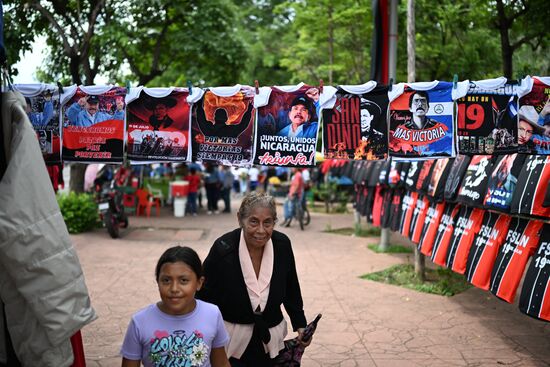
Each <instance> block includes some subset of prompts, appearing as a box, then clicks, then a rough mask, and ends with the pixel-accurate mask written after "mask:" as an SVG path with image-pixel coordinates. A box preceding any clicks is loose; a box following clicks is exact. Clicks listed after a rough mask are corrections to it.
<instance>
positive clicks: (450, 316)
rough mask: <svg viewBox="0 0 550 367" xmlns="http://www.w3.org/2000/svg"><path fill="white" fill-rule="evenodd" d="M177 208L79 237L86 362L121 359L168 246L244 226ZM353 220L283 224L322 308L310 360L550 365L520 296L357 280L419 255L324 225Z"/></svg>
mask: <svg viewBox="0 0 550 367" xmlns="http://www.w3.org/2000/svg"><path fill="white" fill-rule="evenodd" d="M233 203H234V204H233V205H234V206H235V208H236V205H238V204H239V203H238V202H237V200H234V201H233ZM222 206H223V205H222ZM279 213H280V215H282V208H281V210H280V211H279ZM171 214H172V213H171V211H170V208H163V212H162V214H161V216H160V217H151V218H145V217H140V218H135V217H130V228H129V230H127V231H126V232H125V233H124V234H123V237H122V239H117V240H112V239H111V238H110V237H109V236H108V234H107V232H106V230H97V231H94V232H90V233H86V234H80V235H74V236H72V239H73V241H74V245H75V247H76V249H77V251H78V254H79V257H80V261H81V263H82V266H83V269H84V273H85V276H86V282H87V285H88V288H89V291H90V295H91V299H92V305H93V307H94V308H95V309H96V311H97V313H98V316H99V318H98V320H96V321H95V322H93V323H92V324H90V325H88V326H86V327H85V328H84V329H83V330H82V334H83V338H84V347H85V352H86V358H87V364H88V366H90V367H99V366H101V367H110V366H120V357H119V355H118V352H119V348H120V345H121V343H122V339H123V337H124V333H125V330H126V327H127V325H128V321H129V319H130V316H131V315H132V313H134V312H135V311H136V310H138V309H140V308H141V307H144V306H145V305H147V304H150V303H152V302H156V301H157V300H158V292H157V289H156V284H155V280H154V275H153V273H154V267H155V265H156V261H157V259H158V257H159V256H160V254H161V253H162V252H163V251H164V250H165V249H166V248H167V247H168V246H169V245H171V244H174V243H179V244H182V245H188V246H191V247H193V248H194V249H196V250H197V252H198V253H199V255H200V256H201V258H203V259H204V257H205V256H206V254H207V253H208V249H209V247H210V245H211V244H212V242H213V241H214V239H215V238H217V237H218V236H219V235H221V234H222V233H224V232H226V231H228V230H230V229H232V228H235V226H236V225H237V219H236V215H235V214H234V213H232V214H218V215H212V216H207V215H205V214H203V215H199V216H197V217H189V216H186V217H183V218H174V217H173V216H172V215H171ZM352 223H353V216H352V215H351V214H344V215H326V214H317V213H314V214H313V215H312V224H311V225H310V226H309V227H307V228H306V230H305V231H303V232H302V231H300V229H299V228H296V226H293V227H291V228H278V229H279V230H281V231H283V232H285V233H287V234H288V235H289V236H290V238H291V239H292V243H293V248H294V253H295V257H296V263H297V267H298V273H299V277H300V282H301V286H302V293H303V298H304V303H305V310H306V316H307V317H308V319H312V318H313V317H314V316H315V315H316V314H317V313H322V314H323V318H322V319H321V321H320V322H319V327H318V330H317V333H316V334H315V337H314V340H313V342H312V344H311V346H310V347H309V348H308V349H307V350H306V354H305V356H304V362H303V364H302V365H303V366H305V367H317V366H341V367H347V366H358V367H368V366H502V365H505V366H550V363H549V362H548V361H550V326H549V325H550V324H547V323H544V322H541V321H537V320H534V319H531V318H529V317H527V316H525V315H522V314H521V313H520V312H519V311H518V309H517V305H509V304H506V303H505V302H502V301H499V300H498V299H496V298H495V297H494V296H492V295H491V294H490V293H488V292H484V291H480V290H478V289H470V290H468V291H466V292H464V293H462V294H460V295H457V296H454V297H450V298H447V297H441V296H435V295H428V294H424V293H418V292H415V291H412V290H408V289H404V288H400V287H396V286H390V285H384V284H379V283H375V282H370V281H366V280H361V279H359V278H358V277H359V276H360V275H362V274H364V273H367V272H372V271H377V270H381V269H384V268H386V267H388V266H390V265H393V264H396V263H403V262H412V261H413V259H412V255H403V254H399V255H395V254H375V253H373V252H372V251H370V250H368V249H367V247H366V245H367V244H368V243H374V242H376V239H375V238H372V239H365V238H355V237H345V236H342V235H337V234H330V233H325V232H323V231H324V230H325V229H327V228H329V227H330V228H341V227H350V226H352Z"/></svg>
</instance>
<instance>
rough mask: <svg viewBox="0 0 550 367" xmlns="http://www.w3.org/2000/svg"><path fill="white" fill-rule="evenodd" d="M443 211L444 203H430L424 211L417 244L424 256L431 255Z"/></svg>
mask: <svg viewBox="0 0 550 367" xmlns="http://www.w3.org/2000/svg"><path fill="white" fill-rule="evenodd" d="M444 212H445V203H444V202H442V203H431V204H430V206H429V208H428V211H427V212H426V219H425V220H424V228H422V236H421V238H420V243H419V244H418V247H419V250H420V252H421V253H423V254H424V255H426V256H432V249H433V246H434V241H435V237H436V235H437V231H438V229H439V223H440V222H441V217H442V216H443V213H444Z"/></svg>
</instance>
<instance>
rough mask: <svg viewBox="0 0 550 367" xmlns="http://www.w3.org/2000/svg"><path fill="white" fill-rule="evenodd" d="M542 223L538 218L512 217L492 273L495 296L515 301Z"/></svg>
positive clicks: (492, 289)
mask: <svg viewBox="0 0 550 367" xmlns="http://www.w3.org/2000/svg"><path fill="white" fill-rule="evenodd" d="M542 225H543V223H542V222H540V221H538V220H527V219H523V218H512V221H511V223H510V227H509V229H508V233H507V235H506V239H505V240H504V244H503V245H502V248H501V250H500V252H499V253H498V255H497V259H496V260H495V266H494V267H493V271H492V273H491V289H490V290H491V293H493V294H494V295H495V296H497V297H499V298H501V299H503V300H505V301H506V302H509V303H512V302H514V298H515V296H516V289H517V287H518V284H519V282H520V280H521V277H522V276H523V271H524V270H525V266H526V265H527V262H528V261H529V258H530V257H531V256H532V255H533V253H534V252H535V250H536V248H537V246H538V244H539V238H540V231H541V229H542Z"/></svg>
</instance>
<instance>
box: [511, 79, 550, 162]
mask: <svg viewBox="0 0 550 367" xmlns="http://www.w3.org/2000/svg"><path fill="white" fill-rule="evenodd" d="M518 97H519V109H518V115H517V117H518V143H519V152H520V153H530V154H544V155H548V154H550V77H533V78H531V77H526V78H525V79H523V80H522V82H521V85H520V86H519V87H518Z"/></svg>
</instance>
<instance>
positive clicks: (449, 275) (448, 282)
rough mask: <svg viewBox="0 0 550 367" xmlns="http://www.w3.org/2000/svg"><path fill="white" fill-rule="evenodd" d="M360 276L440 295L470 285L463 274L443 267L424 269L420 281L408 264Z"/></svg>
mask: <svg viewBox="0 0 550 367" xmlns="http://www.w3.org/2000/svg"><path fill="white" fill-rule="evenodd" d="M360 278H361V279H367V280H373V281H375V282H381V283H386V284H393V285H398V286H400V287H405V288H409V289H414V290H416V291H419V292H424V293H432V294H439V295H441V296H454V295H455V294H458V293H460V292H464V291H465V290H467V289H468V288H470V287H471V285H470V284H468V282H467V281H466V280H465V279H464V276H462V275H459V274H456V273H454V272H453V271H451V270H449V269H444V268H438V269H426V281H425V282H421V281H420V280H419V279H417V277H416V275H415V273H414V266H413V265H410V264H399V265H394V266H392V267H390V268H387V269H385V270H382V271H378V272H375V273H370V274H365V275H361V277H360Z"/></svg>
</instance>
